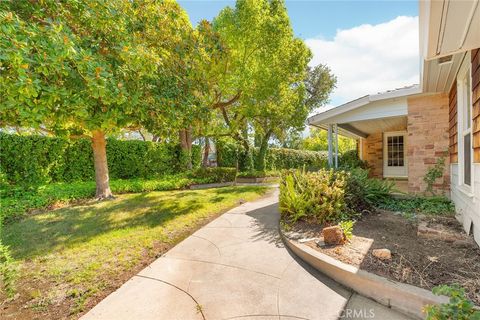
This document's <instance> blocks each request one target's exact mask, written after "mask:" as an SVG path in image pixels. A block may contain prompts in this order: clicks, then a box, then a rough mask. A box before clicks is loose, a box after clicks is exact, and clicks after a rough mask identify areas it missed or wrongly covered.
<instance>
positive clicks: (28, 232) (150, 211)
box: [2, 190, 245, 259]
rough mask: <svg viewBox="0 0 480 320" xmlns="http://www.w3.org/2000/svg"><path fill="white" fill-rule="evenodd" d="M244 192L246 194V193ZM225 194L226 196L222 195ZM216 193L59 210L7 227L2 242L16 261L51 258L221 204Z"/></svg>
mask: <svg viewBox="0 0 480 320" xmlns="http://www.w3.org/2000/svg"><path fill="white" fill-rule="evenodd" d="M244 191H245V190H244ZM222 193H223V192H222ZM222 199H223V196H218V195H217V192H216V191H213V190H212V191H209V192H207V193H205V194H199V193H197V192H187V194H186V195H185V194H182V193H179V192H172V193H141V194H135V195H124V196H119V197H118V198H117V199H115V200H111V201H106V202H100V203H95V204H90V205H86V206H78V207H70V208H64V209H58V210H54V211H50V212H46V213H43V214H39V215H36V216H31V217H28V218H27V219H25V220H22V221H19V222H16V223H13V224H10V225H7V226H5V227H4V230H3V236H2V238H3V242H4V244H5V245H8V246H10V248H11V250H12V254H13V256H14V258H16V259H28V258H33V257H35V256H38V255H44V254H48V253H50V252H52V251H54V250H58V249H59V248H60V249H61V248H63V247H70V246H72V245H75V244H78V243H81V242H85V241H89V240H90V239H93V238H95V237H97V236H100V235H102V234H107V233H109V232H111V231H117V230H122V229H129V228H136V227H147V228H153V227H157V226H161V225H165V224H167V223H168V222H169V221H170V220H172V219H175V218H177V217H179V216H182V215H187V214H190V213H192V212H194V211H196V210H199V209H202V208H205V207H206V206H208V205H209V203H211V202H220V201H221V200H222Z"/></svg>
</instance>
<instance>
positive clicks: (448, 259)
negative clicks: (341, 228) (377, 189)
mask: <svg viewBox="0 0 480 320" xmlns="http://www.w3.org/2000/svg"><path fill="white" fill-rule="evenodd" d="M419 224H423V225H427V226H428V227H432V228H437V229H441V230H444V231H447V232H448V233H449V234H453V235H455V236H456V237H457V238H461V239H460V240H459V239H437V238H435V239H434V238H425V237H423V236H418V235H417V230H418V225H419ZM293 228H294V231H295V232H298V233H300V234H302V236H303V238H312V237H320V233H321V229H322V228H321V227H319V226H313V225H309V224H306V223H298V224H297V225H296V226H294V227H293ZM353 234H354V236H353V237H352V239H351V240H350V242H348V243H347V244H345V245H339V246H325V245H321V244H319V243H318V244H317V242H318V241H316V240H309V241H306V242H305V244H306V245H309V246H310V247H312V248H314V249H316V250H318V251H320V252H322V253H325V254H327V255H329V256H332V257H333V258H336V259H338V260H340V261H343V262H345V263H348V264H351V265H354V266H357V267H359V268H360V269H362V270H365V271H369V272H372V273H375V274H377V275H380V276H383V277H386V278H389V279H392V280H396V281H399V282H403V283H408V284H411V285H415V286H418V287H422V288H425V289H428V290H431V289H432V288H433V287H434V286H437V285H441V284H454V283H457V284H460V285H461V286H462V287H463V288H465V290H466V292H467V295H468V298H469V299H470V300H472V301H473V302H474V303H475V304H477V305H480V248H479V247H478V246H477V245H476V244H475V242H474V241H473V238H472V237H471V236H468V235H466V234H465V232H464V231H463V229H462V227H461V225H460V224H459V223H458V222H457V220H456V219H455V218H454V217H422V218H420V219H417V220H408V219H406V218H405V217H403V216H401V215H399V214H394V213H393V212H389V211H384V210H381V211H379V212H377V213H372V214H369V215H366V216H364V217H363V218H362V220H360V221H357V223H356V224H355V227H354V230H353ZM383 248H386V249H389V250H390V251H391V253H392V259H391V260H387V261H382V260H380V259H378V258H376V257H374V256H373V255H372V250H373V249H383Z"/></svg>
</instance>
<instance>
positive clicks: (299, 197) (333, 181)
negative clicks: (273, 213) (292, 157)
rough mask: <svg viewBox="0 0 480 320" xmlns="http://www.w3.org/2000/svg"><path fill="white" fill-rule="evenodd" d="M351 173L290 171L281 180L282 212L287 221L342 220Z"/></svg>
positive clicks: (315, 221)
mask: <svg viewBox="0 0 480 320" xmlns="http://www.w3.org/2000/svg"><path fill="white" fill-rule="evenodd" d="M347 176H348V173H346V172H342V171H334V170H325V169H322V170H319V171H317V172H302V171H299V170H293V171H287V172H285V173H284V174H282V180H281V183H280V200H279V201H280V212H281V214H282V218H283V219H284V220H286V221H287V222H290V223H294V222H296V221H298V220H300V219H302V220H306V221H309V222H312V223H318V224H324V223H331V222H337V221H340V219H341V217H342V216H343V212H344V211H345V210H346V207H345V198H344V197H345V184H346V182H347Z"/></svg>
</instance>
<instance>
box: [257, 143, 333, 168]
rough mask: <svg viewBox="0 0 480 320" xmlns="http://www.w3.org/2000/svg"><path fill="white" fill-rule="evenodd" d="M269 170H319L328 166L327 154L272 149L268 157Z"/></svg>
mask: <svg viewBox="0 0 480 320" xmlns="http://www.w3.org/2000/svg"><path fill="white" fill-rule="evenodd" d="M266 163H267V166H266V169H267V170H280V169H293V168H305V169H307V170H318V169H321V168H325V167H326V166H327V154H326V153H325V152H316V151H306V150H294V149H283V148H270V149H269V150H268V152H267V157H266Z"/></svg>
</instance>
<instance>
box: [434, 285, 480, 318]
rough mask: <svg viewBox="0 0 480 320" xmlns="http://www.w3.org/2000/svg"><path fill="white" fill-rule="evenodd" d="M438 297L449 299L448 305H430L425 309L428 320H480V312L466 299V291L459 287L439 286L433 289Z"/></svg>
mask: <svg viewBox="0 0 480 320" xmlns="http://www.w3.org/2000/svg"><path fill="white" fill-rule="evenodd" d="M432 291H433V293H434V294H436V295H446V296H448V297H449V302H448V303H443V304H440V305H430V306H427V307H426V308H425V312H426V313H427V317H426V319H427V320H450V319H452V320H453V319H455V320H480V310H478V309H475V305H474V304H473V302H471V301H470V300H468V299H467V298H466V297H465V290H464V289H463V288H462V287H460V286H458V285H453V286H446V285H443V286H438V287H435V288H433V290H432Z"/></svg>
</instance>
